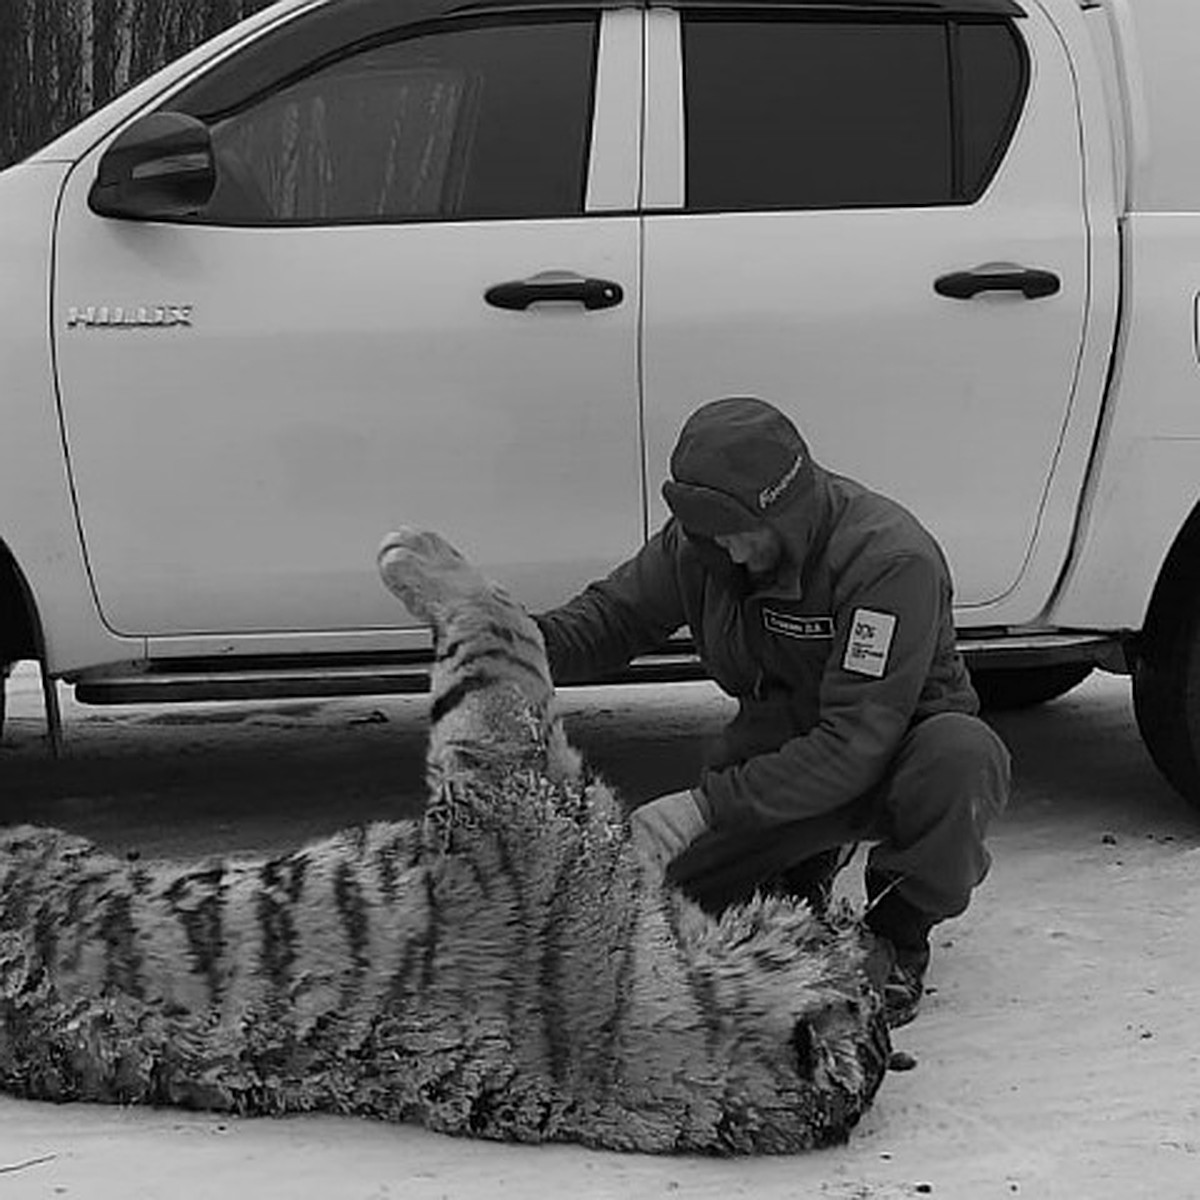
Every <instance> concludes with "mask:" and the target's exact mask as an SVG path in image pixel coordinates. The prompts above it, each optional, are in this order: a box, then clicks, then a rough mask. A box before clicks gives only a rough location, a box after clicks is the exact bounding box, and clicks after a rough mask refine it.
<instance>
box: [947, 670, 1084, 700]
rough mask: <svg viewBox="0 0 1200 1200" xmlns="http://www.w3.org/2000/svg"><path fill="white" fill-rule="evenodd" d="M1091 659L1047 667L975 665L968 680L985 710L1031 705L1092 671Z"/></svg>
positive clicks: (1080, 679) (1064, 691)
mask: <svg viewBox="0 0 1200 1200" xmlns="http://www.w3.org/2000/svg"><path fill="white" fill-rule="evenodd" d="M1092 669H1093V667H1092V664H1091V663H1054V664H1053V665H1051V666H1048V667H991V668H983V667H978V668H976V669H975V670H973V671H972V672H971V682H972V683H973V684H974V685H975V690H976V691H977V692H978V693H979V703H980V705H981V706H982V707H983V709H984V710H985V711H990V712H1003V711H1004V710H1006V709H1014V708H1032V707H1033V706H1034V705H1035V704H1045V702H1046V701H1047V700H1053V699H1054V698H1055V697H1056V696H1061V695H1063V694H1065V693H1066V692H1069V691H1070V690H1071V689H1072V688H1073V687H1075V686H1076V685H1078V684H1080V683H1082V682H1083V681H1084V680H1085V679H1086V678H1087V677H1088V676H1089V675H1090V674H1091V673H1092Z"/></svg>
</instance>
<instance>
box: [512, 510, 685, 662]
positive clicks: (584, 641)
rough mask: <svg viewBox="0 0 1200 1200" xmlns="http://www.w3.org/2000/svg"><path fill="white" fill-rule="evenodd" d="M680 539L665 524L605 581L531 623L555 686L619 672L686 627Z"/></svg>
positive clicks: (675, 529) (672, 526) (671, 525)
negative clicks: (680, 578)
mask: <svg viewBox="0 0 1200 1200" xmlns="http://www.w3.org/2000/svg"><path fill="white" fill-rule="evenodd" d="M680 536H681V534H680V533H679V530H678V527H677V526H676V524H675V522H673V521H671V522H668V524H667V525H666V526H664V528H663V529H661V530H660V531H659V532H658V533H656V534H655V535H654V537H652V538H651V539H650V541H649V542H647V543H646V545H645V546H643V547H642V549H641V550H640V551H639V552H638V553H637V554H636V555H635V556H634V557H633V558H631V559H629V560H628V561H627V562H625V563H622V564H621V566H619V567H617V568H616V570H614V571H613V572H612V574H610V575H609V576H608V577H607V578H605V579H602V580H600V581H599V582H597V583H592V584H589V585H588V587H587V588H585V589H584V591H582V592H581V593H580V594H579V595H578V596H576V597H575V598H574V599H573V600H568V601H567V603H565V604H563V605H561V606H560V607H558V608H555V609H552V610H551V611H549V612H546V613H541V614H539V615H537V616H536V617H535V618H534V619H535V620H536V621H537V623H538V626H539V628H540V629H541V631H542V636H543V638H545V641H546V654H547V657H548V658H549V660H550V674H551V675H552V676H553V678H554V681H555V682H556V683H576V682H582V681H585V680H594V679H598V678H600V677H602V676H604V675H606V674H608V673H610V672H612V671H616V670H619V669H620V668H621V667H623V666H625V665H626V663H628V662H629V661H630V660H631V659H633V658H636V657H637V656H638V655H639V654H646V653H649V652H650V651H651V650H655V649H657V648H658V647H659V646H661V645H662V644H663V643H664V642H665V641H666V640H667V639H668V638H669V637H670V636H671V634H673V633H674V632H675V631H676V630H677V629H678V628H679V627H680V626H681V625H684V624H686V617H685V616H684V611H683V600H682V596H681V593H680V587H679V581H678V576H677V571H676V565H675V564H676V559H677V553H676V551H677V542H678V539H679V537H680Z"/></svg>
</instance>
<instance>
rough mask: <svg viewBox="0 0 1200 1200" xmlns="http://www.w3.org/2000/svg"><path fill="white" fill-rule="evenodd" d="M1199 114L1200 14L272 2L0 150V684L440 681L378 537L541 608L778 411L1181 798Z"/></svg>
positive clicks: (323, 688) (675, 671)
mask: <svg viewBox="0 0 1200 1200" xmlns="http://www.w3.org/2000/svg"><path fill="white" fill-rule="evenodd" d="M1197 113H1200V4H1197V3H1195V0H763V2H748V0H664V2H662V3H658V2H656V0H642V2H640V3H639V2H637V0H402V2H397V0H281V2H280V3H278V4H275V5H274V6H272V7H270V8H267V9H264V10H263V11H261V12H259V13H258V14H256V15H255V16H253V17H251V18H249V19H247V20H245V21H242V22H241V23H239V24H237V25H235V26H233V27H232V28H230V29H228V30H227V31H225V32H224V33H223V34H221V35H219V36H217V37H216V38H215V39H213V40H211V41H209V42H206V43H205V44H204V45H202V46H200V47H199V48H198V49H196V50H194V51H192V52H190V53H188V54H187V55H185V56H184V57H182V58H180V59H178V60H177V61H175V62H173V63H171V64H170V65H169V66H167V67H166V68H164V69H162V70H161V71H159V72H158V73H157V74H155V75H153V76H152V77H150V78H148V79H146V80H145V81H143V82H142V83H140V84H138V85H137V86H135V87H133V88H132V89H130V90H128V91H126V92H125V93H124V94H123V95H121V96H119V97H118V98H116V99H115V100H113V101H111V102H110V103H108V104H107V105H106V106H104V107H103V108H101V109H100V110H98V111H96V112H95V113H93V114H92V115H90V116H89V117H87V118H86V119H84V120H83V121H82V122H80V123H79V124H77V125H76V126H74V127H73V128H71V129H70V130H68V131H67V132H66V133H65V134H63V135H61V136H59V137H57V138H56V139H55V140H54V141H52V142H51V143H50V144H48V145H46V146H44V147H43V148H42V149H40V150H39V151H37V152H36V153H34V154H33V155H32V156H30V157H28V158H27V159H25V160H24V161H23V162H21V163H19V164H17V165H15V166H13V167H11V168H9V169H8V170H6V171H4V172H2V173H0V214H2V219H0V415H2V425H0V431H2V432H0V674H2V673H3V670H4V668H6V667H7V666H9V665H10V664H12V663H14V662H16V661H18V660H22V659H37V660H39V661H40V663H41V666H42V672H43V676H44V678H45V680H46V681H47V691H46V695H47V705H48V712H49V715H50V720H51V727H52V730H53V729H55V728H56V722H57V716H56V710H55V704H54V700H55V697H56V695H57V691H56V688H57V685H58V683H59V682H62V683H65V684H67V685H72V686H73V687H74V689H75V694H76V696H77V698H78V699H79V700H81V701H84V702H93V703H99V704H103V703H119V702H126V701H152V702H155V701H169V700H191V699H214V698H216V699H221V698H242V697H259V696H263V697H265V696H280V695H296V694H349V693H370V692H384V691H390V690H412V689H416V688H419V687H421V686H423V682H424V671H425V668H426V664H427V661H428V657H429V638H428V632H427V631H426V630H425V629H424V628H422V627H421V625H420V623H419V622H418V621H417V620H415V619H407V620H406V617H405V613H404V612H403V610H400V609H398V608H397V607H396V605H395V602H394V601H393V599H392V598H391V597H390V596H389V595H388V594H387V593H386V592H385V590H384V588H383V587H382V585H381V584H380V582H379V580H378V578H377V576H376V573H375V570H374V552H375V548H376V546H377V544H378V542H379V540H380V537H381V535H383V534H384V533H385V532H386V531H387V530H389V529H391V528H393V527H394V526H395V525H397V524H398V523H407V524H410V525H421V526H428V527H432V528H435V529H437V530H439V531H441V532H443V533H444V534H445V535H446V536H448V537H449V538H450V539H451V540H452V541H454V542H455V543H456V544H457V545H458V546H459V547H460V548H461V549H462V550H463V551H464V552H465V553H466V554H468V555H469V556H470V557H471V558H473V559H474V560H476V561H478V562H479V563H481V564H482V565H483V566H484V567H485V569H486V570H487V571H488V572H489V573H490V574H492V575H493V576H495V577H497V578H499V579H501V580H503V581H504V582H505V583H506V584H507V585H508V586H509V587H510V589H511V590H512V591H514V592H515V593H516V594H517V596H518V597H519V598H520V599H522V600H523V601H524V602H525V603H526V604H528V605H529V606H530V607H532V608H535V609H537V608H544V607H547V606H550V605H552V604H554V603H556V602H558V601H561V600H563V599H565V598H567V597H568V596H569V595H570V594H572V593H573V592H574V591H575V590H576V589H578V588H579V587H581V586H582V585H583V584H585V583H586V582H588V581H589V580H590V579H593V578H595V577H597V576H599V575H602V574H604V573H605V572H607V570H608V569H610V568H611V567H612V566H613V565H614V564H616V563H617V562H618V561H620V560H622V559H623V558H625V557H626V556H628V555H629V554H630V553H631V552H632V551H634V550H636V548H637V547H638V546H639V545H640V544H641V543H642V542H643V540H644V539H646V538H647V537H648V536H649V535H650V533H652V532H653V530H654V529H655V528H657V527H658V525H659V524H660V523H661V522H662V520H663V519H664V518H665V516H666V511H665V509H664V506H663V504H662V501H661V498H660V495H659V483H660V482H661V480H662V479H663V478H664V476H665V474H666V463H667V457H668V454H669V451H670V447H671V445H672V443H673V441H674V438H675V436H676V434H677V432H678V430H679V427H680V425H681V423H682V421H683V418H684V417H685V415H686V414H687V413H688V412H689V411H690V410H691V409H693V408H694V407H696V406H697V405H698V404H699V403H701V402H702V401H704V400H707V399H712V398H715V397H718V396H724V395H756V396H761V397H763V398H765V399H769V400H771V401H772V402H774V403H776V404H778V405H779V406H780V407H782V408H784V409H785V410H786V411H788V412H789V413H790V414H791V415H792V416H793V418H794V419H795V420H796V423H797V424H798V425H799V426H800V428H801V429H802V430H803V431H804V432H805V434H806V435H807V437H808V439H809V441H810V442H811V444H812V446H813V447H814V450H815V454H816V457H817V458H818V459H819V460H820V461H821V462H822V463H823V464H824V465H826V466H828V467H830V468H832V469H834V470H836V471H839V472H841V473H844V474H848V475H851V476H853V477H855V478H857V479H859V480H862V481H863V482H865V483H867V484H868V485H870V486H872V487H874V488H876V489H878V490H880V491H883V492H885V493H887V494H889V495H892V496H894V497H896V498H897V499H899V500H900V501H902V502H903V503H904V504H906V505H907V506H908V507H909V508H911V509H912V510H913V511H914V512H915V513H916V514H917V515H918V516H919V517H920V518H921V519H922V520H923V521H924V522H925V524H926V525H927V526H928V527H929V528H930V529H931V530H932V531H933V532H934V533H935V535H936V536H937V537H938V538H939V540H940V541H941V543H942V545H943V546H944V547H945V549H946V552H947V555H948V558H949V560H950V563H951V566H952V569H953V574H954V578H955V585H956V597H957V609H956V615H957V624H958V629H959V635H960V640H961V646H962V650H963V652H964V654H965V655H966V656H967V659H968V662H969V663H970V665H971V667H972V670H973V673H974V675H975V678H976V681H977V684H978V686H979V688H980V691H981V692H982V693H983V695H984V697H985V699H987V700H989V701H991V702H994V703H1030V702H1035V701H1037V700H1040V699H1045V698H1049V697H1051V696H1053V695H1055V694H1058V693H1060V692H1062V691H1064V690H1066V689H1067V688H1069V687H1071V686H1073V685H1074V684H1075V683H1077V682H1078V681H1079V680H1080V679H1082V678H1083V677H1084V675H1086V674H1087V673H1088V672H1089V671H1090V670H1092V669H1093V668H1094V667H1096V666H1099V667H1102V668H1104V669H1107V670H1110V671H1117V672H1126V673H1130V674H1132V676H1133V693H1134V700H1135V705H1136V711H1137V716H1138V721H1139V725H1140V728H1141V730H1142V733H1143V735H1144V738H1145V740H1146V742H1147V744H1148V746H1149V749H1150V751H1151V753H1152V755H1153V757H1154V758H1155V760H1156V762H1157V763H1158V764H1159V766H1160V767H1161V768H1162V770H1163V771H1164V773H1165V774H1166V776H1167V777H1168V778H1169V779H1170V780H1171V781H1172V782H1173V783H1174V784H1175V786H1176V787H1177V788H1178V789H1179V790H1180V791H1181V792H1182V793H1183V794H1184V795H1185V796H1188V797H1189V798H1190V799H1191V800H1193V801H1195V802H1197V803H1200V351H1198V346H1200V336H1198V328H1200V327H1198V320H1200V314H1198V303H1200V153H1197V151H1196V146H1197V122H1198V121H1200V117H1198V116H1197ZM695 669H696V664H695V662H694V659H693V658H692V657H691V656H690V655H689V653H688V648H687V645H686V643H681V644H679V645H671V646H667V647H664V650H663V652H662V654H660V655H656V656H651V657H650V658H648V659H644V660H640V661H639V662H637V663H635V664H633V666H632V667H631V669H630V674H629V676H628V677H630V678H639V679H661V678H670V677H675V676H683V675H687V674H689V673H692V672H694V671H695Z"/></svg>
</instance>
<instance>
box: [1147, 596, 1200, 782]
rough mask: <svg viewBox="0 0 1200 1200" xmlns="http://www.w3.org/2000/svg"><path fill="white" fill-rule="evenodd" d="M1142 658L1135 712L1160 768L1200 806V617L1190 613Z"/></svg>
mask: <svg viewBox="0 0 1200 1200" xmlns="http://www.w3.org/2000/svg"><path fill="white" fill-rule="evenodd" d="M1164 632H1165V636H1162V637H1161V638H1160V639H1159V640H1158V644H1156V645H1152V646H1150V647H1148V648H1147V652H1146V653H1145V654H1144V655H1138V657H1137V659H1136V662H1135V664H1134V670H1133V711H1134V714H1135V716H1136V717H1137V724H1138V731H1139V732H1140V733H1141V735H1142V741H1143V742H1144V743H1145V745H1146V749H1147V750H1149V751H1150V757H1151V758H1152V759H1153V760H1154V765H1155V766H1156V767H1158V769H1159V770H1160V771H1161V772H1162V773H1163V774H1164V775H1165V776H1166V777H1167V780H1168V782H1169V783H1170V784H1171V785H1172V786H1173V787H1174V788H1175V789H1176V791H1178V792H1179V793H1180V794H1181V795H1182V796H1183V797H1184V798H1185V799H1187V800H1190V801H1191V802H1192V803H1193V804H1196V805H1200V613H1189V614H1187V615H1185V616H1183V617H1182V619H1180V620H1179V621H1178V622H1176V623H1175V624H1174V626H1173V627H1172V628H1169V629H1167V630H1165V631H1164Z"/></svg>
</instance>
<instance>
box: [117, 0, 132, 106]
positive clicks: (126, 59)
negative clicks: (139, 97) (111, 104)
mask: <svg viewBox="0 0 1200 1200" xmlns="http://www.w3.org/2000/svg"><path fill="white" fill-rule="evenodd" d="M136 7H137V0H118V2H117V6H116V11H115V12H114V13H113V24H112V30H111V37H112V42H113V46H114V48H115V51H116V53H115V54H114V55H113V73H112V90H113V95H117V94H118V93H120V92H123V91H124V90H125V89H126V88H127V87H128V86H129V81H130V70H131V67H132V64H133V18H134V12H135V9H136Z"/></svg>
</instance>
